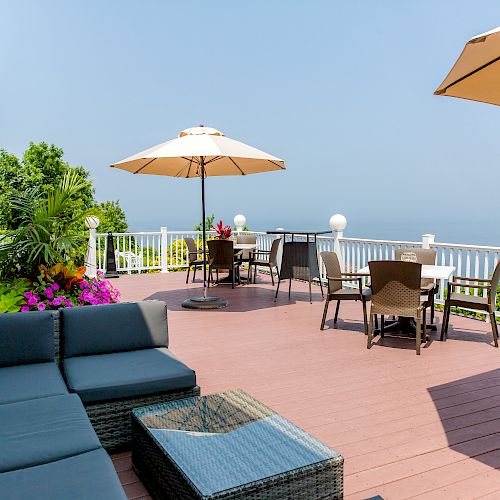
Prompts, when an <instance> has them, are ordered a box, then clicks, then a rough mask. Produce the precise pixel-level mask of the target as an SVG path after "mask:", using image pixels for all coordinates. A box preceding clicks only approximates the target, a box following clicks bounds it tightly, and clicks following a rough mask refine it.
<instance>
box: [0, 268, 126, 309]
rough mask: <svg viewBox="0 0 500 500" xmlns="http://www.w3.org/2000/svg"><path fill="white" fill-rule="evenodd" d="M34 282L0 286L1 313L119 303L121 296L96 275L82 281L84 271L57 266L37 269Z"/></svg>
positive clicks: (101, 276)
mask: <svg viewBox="0 0 500 500" xmlns="http://www.w3.org/2000/svg"><path fill="white" fill-rule="evenodd" d="M39 270H40V274H39V276H38V278H37V280H36V281H29V280H13V281H11V282H9V283H0V313H4V312H17V311H21V312H27V311H44V310H45V309H60V308H62V307H75V306H86V305H97V304H111V303H113V302H118V301H119V297H120V292H119V291H118V290H117V289H116V288H114V287H113V286H112V285H111V283H110V282H109V281H108V280H107V279H106V278H105V277H104V274H103V273H102V272H100V271H99V272H98V273H97V276H96V277H95V278H84V277H83V276H84V273H85V267H83V268H82V267H79V268H76V267H74V266H73V265H71V264H70V265H66V266H64V265H62V264H57V265H56V266H53V267H52V268H50V269H47V268H45V267H44V266H40V269H39Z"/></svg>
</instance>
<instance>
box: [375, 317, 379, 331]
mask: <svg viewBox="0 0 500 500" xmlns="http://www.w3.org/2000/svg"><path fill="white" fill-rule="evenodd" d="M375 328H376V329H377V330H378V316H377V315H376V314H375Z"/></svg>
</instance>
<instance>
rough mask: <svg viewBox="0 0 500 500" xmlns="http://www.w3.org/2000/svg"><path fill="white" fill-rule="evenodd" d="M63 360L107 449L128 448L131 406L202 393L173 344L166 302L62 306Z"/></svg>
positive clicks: (73, 388)
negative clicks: (171, 344) (170, 337)
mask: <svg viewBox="0 0 500 500" xmlns="http://www.w3.org/2000/svg"><path fill="white" fill-rule="evenodd" d="M60 323H61V358H62V359H61V363H62V367H63V372H64V376H65V379H66V382H67V385H68V388H69V390H70V391H71V392H75V393H77V394H78V395H79V396H80V398H81V399H82V401H83V404H84V406H85V409H86V410H87V413H88V415H89V417H90V420H91V422H92V425H93V427H94V429H95V431H96V432H97V435H98V436H99V439H100V440H101V443H102V445H103V446H104V448H106V449H108V450H116V449H120V448H124V447H128V446H129V445H130V443H131V440H132V420H131V411H132V409H133V408H138V407H140V406H147V405H151V404H156V403H160V402H165V401H169V400H173V399H181V398H187V397H192V396H198V395H199V394H200V388H199V387H198V386H197V385H196V375H195V372H194V371H193V370H191V368H189V367H188V366H186V365H185V364H184V363H182V362H181V361H179V360H178V359H177V358H176V357H175V356H174V355H173V354H172V353H171V352H170V351H169V350H168V349H167V348H168V325H167V306H166V304H165V303H164V302H160V301H156V300H149V301H144V302H136V303H122V304H110V305H102V306H97V307H79V308H74V309H64V310H62V311H61V318H60Z"/></svg>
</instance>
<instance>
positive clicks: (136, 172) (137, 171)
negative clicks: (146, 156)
mask: <svg viewBox="0 0 500 500" xmlns="http://www.w3.org/2000/svg"><path fill="white" fill-rule="evenodd" d="M155 160H156V158H153V159H152V160H150V161H148V162H147V163H146V165H143V166H142V167H141V168H139V169H138V170H136V171H135V172H133V173H134V174H138V173H139V172H140V171H141V170H142V169H144V168H146V167H147V166H148V165H149V164H150V163H153V162H154V161H155Z"/></svg>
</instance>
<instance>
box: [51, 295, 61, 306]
mask: <svg viewBox="0 0 500 500" xmlns="http://www.w3.org/2000/svg"><path fill="white" fill-rule="evenodd" d="M63 300H64V297H63V296H62V295H59V297H56V298H55V299H54V300H53V301H52V305H54V306H56V307H58V306H60V305H61V304H62V303H63Z"/></svg>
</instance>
